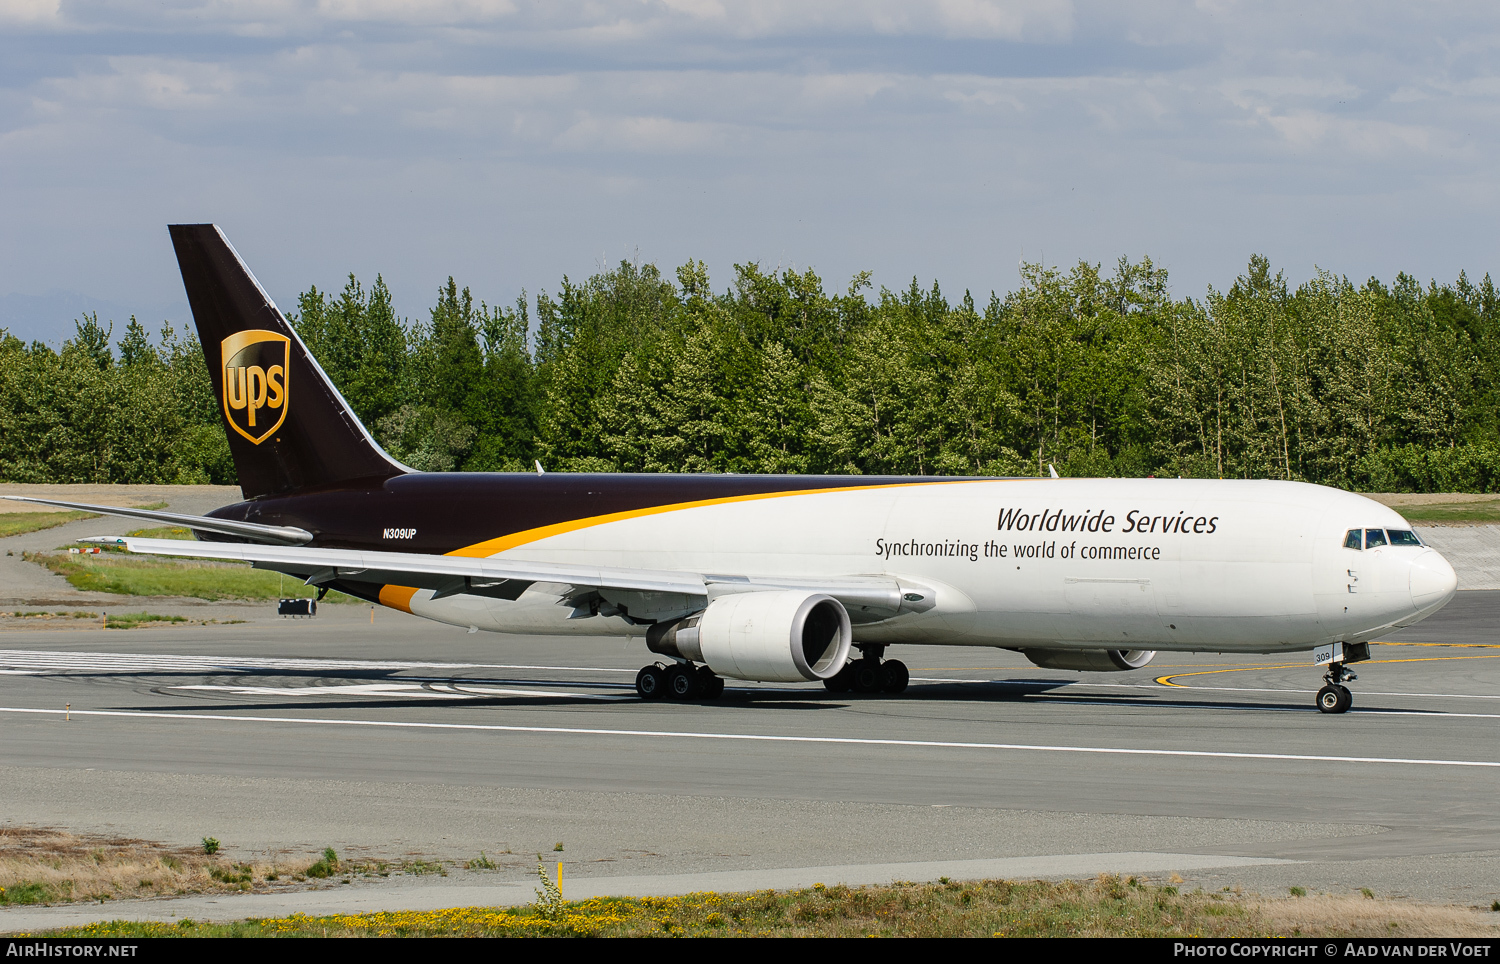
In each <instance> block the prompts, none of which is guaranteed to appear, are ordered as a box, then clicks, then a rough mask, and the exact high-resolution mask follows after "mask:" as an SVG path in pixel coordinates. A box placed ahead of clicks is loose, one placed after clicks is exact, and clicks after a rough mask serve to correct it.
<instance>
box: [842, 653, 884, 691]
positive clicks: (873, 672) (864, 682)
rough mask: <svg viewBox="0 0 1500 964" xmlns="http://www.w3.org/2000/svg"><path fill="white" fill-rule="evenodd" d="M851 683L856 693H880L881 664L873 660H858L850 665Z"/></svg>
mask: <svg viewBox="0 0 1500 964" xmlns="http://www.w3.org/2000/svg"><path fill="white" fill-rule="evenodd" d="M849 665H850V667H851V668H850V670H849V682H850V683H851V684H852V685H851V687H850V688H851V689H853V690H854V692H856V693H878V692H880V680H881V675H880V664H879V663H878V662H876V661H875V660H873V659H857V660H855V661H854V662H852V663H850V664H849Z"/></svg>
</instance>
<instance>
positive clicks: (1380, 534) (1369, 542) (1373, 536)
mask: <svg viewBox="0 0 1500 964" xmlns="http://www.w3.org/2000/svg"><path fill="white" fill-rule="evenodd" d="M1383 545H1385V530H1384V529H1366V530H1365V548H1366V549H1374V548H1375V547H1376V546H1383Z"/></svg>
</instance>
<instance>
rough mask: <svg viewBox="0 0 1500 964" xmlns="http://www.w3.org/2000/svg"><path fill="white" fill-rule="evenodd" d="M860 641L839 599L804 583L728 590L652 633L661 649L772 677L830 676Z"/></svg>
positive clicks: (720, 669) (723, 670)
mask: <svg viewBox="0 0 1500 964" xmlns="http://www.w3.org/2000/svg"><path fill="white" fill-rule="evenodd" d="M853 641H854V634H853V632H852V631H851V630H850V628H849V613H848V612H846V611H845V610H844V607H843V605H842V604H841V603H839V601H838V600H837V599H834V598H833V597H832V596H825V595H823V594H822V593H816V592H806V591H804V590H800V589H789V590H778V591H775V592H743V593H735V594H733V595H728V596H720V597H719V598H717V599H715V600H714V601H713V602H711V603H709V604H708V608H707V609H705V610H703V612H701V613H698V614H697V615H695V616H688V617H687V618H686V619H679V620H677V621H676V622H672V623H657V624H656V625H654V626H652V627H651V628H650V629H649V630H648V631H647V633H646V645H647V646H648V647H649V648H650V649H651V651H652V652H653V653H661V654H662V655H664V656H672V657H676V658H679V659H689V660H694V661H696V662H700V663H706V664H708V668H709V669H711V670H713V671H714V672H715V673H718V674H719V675H720V676H728V677H730V678H732V679H745V680H758V681H760V682H765V683H800V682H803V681H804V680H822V679H828V678H829V677H830V676H833V675H834V674H835V673H837V672H838V671H839V670H841V669H843V668H844V663H845V662H847V661H848V659H849V646H850V644H851V643H853Z"/></svg>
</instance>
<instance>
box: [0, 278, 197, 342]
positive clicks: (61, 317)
mask: <svg viewBox="0 0 1500 964" xmlns="http://www.w3.org/2000/svg"><path fill="white" fill-rule="evenodd" d="M90 312H97V313H98V315H99V323H100V324H101V325H107V324H108V323H109V322H111V321H113V322H114V323H115V329H114V337H115V339H116V340H118V339H119V337H120V336H121V335H122V334H124V333H125V324H126V322H128V321H129V320H130V316H131V315H135V317H136V319H137V320H138V321H140V323H141V324H143V325H145V326H146V330H147V331H148V332H150V333H151V336H152V340H153V341H154V340H155V338H156V333H157V332H158V331H159V330H161V323H162V321H163V320H168V319H169V320H171V321H172V323H173V325H175V326H177V327H179V328H180V327H181V326H182V324H183V322H185V321H190V320H191V315H190V314H189V313H188V306H187V301H186V300H185V299H184V300H179V301H176V302H172V303H169V304H165V305H144V306H143V305H127V304H122V303H120V302H116V301H102V300H100V299H98V298H90V297H89V296H87V295H81V294H79V293H78V292H76V291H49V292H47V293H46V294H44V295H22V294H11V295H0V328H4V329H7V330H8V331H9V332H10V333H11V334H12V335H15V336H16V337H17V338H19V339H21V340H22V341H27V342H30V341H43V342H46V343H47V344H49V345H51V346H52V347H53V348H60V347H62V343H63V342H64V341H66V340H67V339H69V338H71V337H73V322H74V321H76V320H78V319H80V318H82V317H83V316H84V315H86V314H88V313H90Z"/></svg>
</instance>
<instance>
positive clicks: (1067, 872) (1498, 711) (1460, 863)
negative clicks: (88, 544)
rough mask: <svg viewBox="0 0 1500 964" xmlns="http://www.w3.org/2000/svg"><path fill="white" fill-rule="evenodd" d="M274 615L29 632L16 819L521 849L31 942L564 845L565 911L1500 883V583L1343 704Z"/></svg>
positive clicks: (1470, 595)
mask: <svg viewBox="0 0 1500 964" xmlns="http://www.w3.org/2000/svg"><path fill="white" fill-rule="evenodd" d="M245 614H246V615H247V616H249V617H250V618H249V620H248V621H247V622H245V623H242V624H237V625H213V626H193V627H187V628H169V629H154V630H153V629H138V630H130V631H119V630H114V631H110V630H103V629H99V628H95V627H94V626H92V625H90V627H89V628H86V629H79V628H65V629H50V630H28V629H23V628H18V627H19V624H18V623H11V624H8V625H6V626H0V733H3V739H0V805H3V812H4V814H5V820H6V821H7V822H8V823H11V824H32V825H45V826H58V827H64V828H67V829H71V830H75V831H100V832H109V833H118V834H127V835H130V836H136V837H146V838H152V839H158V840H163V841H166V842H172V843H189V844H190V843H194V842H196V841H197V840H198V839H199V838H201V837H204V836H213V837H217V838H218V839H220V840H221V841H223V843H224V846H225V849H226V852H230V853H232V854H246V855H248V854H252V853H267V852H269V853H271V854H301V853H306V854H308V855H311V854H313V853H316V852H317V851H319V850H321V849H322V848H323V847H325V846H334V847H336V848H337V849H339V850H340V851H341V852H343V853H346V854H350V855H364V854H368V855H373V856H385V857H400V856H403V855H420V856H422V857H425V858H428V859H434V858H435V859H439V860H445V861H450V862H458V861H463V860H466V859H468V858H471V857H474V856H477V855H478V854H479V853H480V852H481V851H483V852H485V853H486V854H488V855H492V856H498V861H497V862H498V863H499V869H498V870H495V871H487V872H484V873H467V872H462V871H460V870H458V869H457V867H456V866H455V867H454V868H453V872H452V873H450V875H449V876H448V877H446V878H432V879H425V878H424V879H422V880H410V879H407V880H405V881H404V882H401V883H398V884H390V883H386V884H384V885H378V886H377V885H372V886H369V887H366V886H361V885H354V886H346V887H343V888H342V889H339V890H336V891H325V892H321V893H322V896H319V894H312V895H302V896H299V897H295V898H277V899H278V900H282V903H281V904H276V903H275V902H274V901H272V902H271V903H266V901H267V900H269V898H265V899H262V898H259V897H235V898H222V899H214V900H208V901H207V903H208V904H209V905H212V907H211V908H210V909H209V910H204V909H203V907H201V906H200V907H198V909H197V910H184V909H183V907H185V906H186V905H183V906H178V907H174V908H171V909H168V908H166V906H165V903H167V902H142V904H140V905H126V904H116V905H113V906H112V907H110V908H108V909H106V910H104V911H101V910H99V909H90V910H87V911H83V909H81V908H73V909H68V908H53V909H46V910H45V911H42V912H40V913H41V917H38V916H37V914H38V913H39V912H36V911H30V912H26V911H25V910H24V909H22V908H6V909H0V931H5V930H17V929H22V928H29V927H34V926H44V925H40V924H38V923H36V921H38V920H57V921H62V920H63V919H64V918H63V917H62V916H60V915H64V914H66V913H77V912H80V911H82V912H84V913H85V914H87V915H92V916H95V917H97V916H99V915H100V914H101V913H102V914H103V915H104V916H121V914H122V913H124V912H126V911H128V910H129V907H130V906H135V907H137V908H138V913H139V914H140V915H142V916H153V915H154V916H170V915H172V914H180V913H185V914H187V915H189V916H199V917H202V916H248V915H251V914H261V913H268V912H274V911H275V910H277V909H278V908H280V909H284V908H285V907H293V908H294V909H306V910H308V911H309V912H312V911H315V910H317V909H319V908H320V907H327V908H335V909H351V908H354V907H370V908H374V907H389V906H405V907H424V906H452V905H454V904H465V903H495V902H511V901H521V900H526V899H529V898H530V897H531V895H532V894H531V883H532V881H531V880H530V879H529V875H530V873H531V872H532V871H534V869H535V866H536V859H535V855H536V854H538V853H541V854H543V855H545V856H546V858H547V860H548V862H549V864H550V863H551V862H552V861H554V860H557V859H561V860H562V861H563V862H564V872H565V877H566V880H567V881H568V886H569V891H570V892H569V896H583V895H584V894H586V893H595V892H597V893H650V892H661V893H668V892H682V891H687V890H699V889H744V888H755V887H768V886H797V885H805V884H807V883H811V882H813V881H824V882H829V883H833V882H836V881H837V880H843V881H845V882H849V883H861V882H876V881H879V880H890V879H924V878H928V879H930V878H933V877H937V876H944V875H946V876H952V877H967V876H1022V877H1037V876H1091V875H1093V874H1096V873H1100V872H1119V873H1144V874H1148V875H1151V876H1155V877H1159V878H1166V877H1167V876H1168V875H1171V874H1175V875H1177V876H1180V877H1181V878H1183V879H1184V880H1185V881H1186V886H1202V887H1204V888H1208V889H1219V888H1221V887H1225V886H1240V887H1243V888H1246V889H1250V890H1256V891H1259V892H1262V893H1267V894H1271V893H1285V892H1286V888H1287V887H1289V886H1293V885H1298V886H1303V887H1307V888H1310V889H1317V890H1326V891H1340V892H1348V891H1354V890H1357V889H1359V888H1361V887H1369V888H1371V889H1373V890H1374V891H1376V892H1377V893H1379V894H1381V895H1383V896H1385V895H1391V896H1395V895H1404V896H1409V897H1413V898H1417V899H1423V900H1435V901H1445V902H1458V903H1464V904H1477V905H1482V906H1486V907H1487V906H1488V905H1489V903H1490V902H1491V901H1492V900H1494V899H1496V898H1500V817H1497V814H1496V789H1497V786H1500V744H1497V740H1496V738H1495V737H1496V735H1497V733H1500V662H1497V661H1500V633H1497V632H1496V631H1495V626H1496V617H1497V616H1500V592H1465V593H1460V594H1459V595H1458V596H1457V597H1456V598H1455V600H1454V601H1453V603H1451V604H1450V605H1449V607H1448V608H1447V609H1445V610H1444V611H1443V612H1442V613H1440V614H1438V615H1437V616H1435V617H1433V618H1432V619H1429V620H1428V621H1427V622H1425V623H1423V624H1421V625H1420V626H1418V627H1415V628H1414V629H1413V630H1410V631H1408V632H1406V633H1404V634H1402V635H1401V636H1400V637H1393V638H1392V641H1391V642H1388V643H1382V644H1380V645H1377V646H1376V647H1375V648H1374V659H1373V660H1372V661H1370V662H1368V663H1363V664H1360V665H1359V666H1358V667H1356V669H1357V671H1358V673H1359V677H1360V678H1359V681H1358V682H1356V683H1354V684H1352V685H1351V689H1352V690H1353V691H1354V694H1355V704H1354V709H1353V710H1352V711H1351V712H1350V713H1348V714H1346V715H1343V716H1328V715H1324V714H1320V713H1318V712H1317V711H1316V709H1315V708H1314V706H1313V702H1312V694H1313V691H1314V690H1315V689H1316V688H1317V686H1318V685H1319V679H1318V677H1319V675H1320V673H1319V672H1318V670H1317V669H1316V668H1315V667H1313V666H1312V665H1311V660H1310V658H1309V657H1308V656H1307V655H1306V654H1295V655H1293V656H1290V657H1264V656H1256V657H1248V658H1241V657H1226V656H1207V655H1205V656H1196V655H1183V654H1162V655H1160V656H1158V657H1157V659H1156V661H1155V662H1153V663H1152V664H1151V665H1150V666H1149V667H1147V668H1146V669H1145V670H1142V671H1139V672H1131V673H1119V674H1109V675H1104V674H1087V675H1081V674H1076V673H1067V672H1053V671H1047V670H1041V669H1038V668H1037V667H1034V666H1032V665H1031V664H1030V663H1028V662H1026V661H1025V659H1024V658H1022V657H1020V656H1018V655H1016V654H1012V653H1007V652H1003V651H995V650H987V649H965V648H960V647H940V648H917V647H911V648H906V649H904V650H901V649H893V650H892V651H891V653H890V654H889V655H893V656H897V657H900V658H902V659H904V660H905V661H906V662H907V663H908V665H909V666H910V667H911V669H912V676H913V680H912V684H911V687H910V689H909V690H908V691H907V692H906V693H905V694H902V695H901V696H899V697H889V696H884V697H853V696H849V695H838V696H836V695H833V694H830V693H827V692H825V691H824V690H823V689H822V688H821V687H816V686H811V685H808V686H778V685H760V684H735V683H733V682H731V684H730V687H729V689H728V690H727V692H726V694H725V696H724V697H723V698H722V699H720V700H717V701H715V702H712V703H701V704H700V703H692V704H683V703H643V702H641V701H640V700H638V699H637V698H636V696H635V694H634V691H633V687H632V681H633V678H634V674H635V671H636V669H637V668H639V667H640V666H641V665H642V664H643V663H645V662H647V656H648V653H647V652H646V650H645V648H644V646H643V644H642V642H641V641H640V640H635V641H633V642H632V643H630V644H628V645H624V646H622V645H621V644H620V642H619V641H617V640H616V641H609V640H571V641H560V640H558V639H555V638H552V639H549V638H531V637H501V636H494V635H489V634H470V633H466V632H464V631H463V630H461V629H455V628H450V627H445V626H440V625H437V624H433V623H429V622H426V621H423V620H419V619H416V618H413V617H408V616H405V615H402V614H398V613H393V612H390V611H386V610H380V611H379V612H377V613H376V614H375V616H374V622H373V624H372V623H371V621H370V613H369V609H368V607H361V606H337V607H334V606H330V607H325V609H324V611H323V614H321V615H319V616H318V617H317V618H315V619H311V620H277V619H275V618H273V617H270V616H268V615H267V613H266V610H265V608H264V607H261V608H257V609H254V610H245ZM28 625H34V624H28ZM63 625H66V624H63ZM559 842H561V843H563V845H564V850H563V851H562V852H561V853H558V852H555V851H554V849H553V848H554V846H555V844H557V843H559ZM382 888H383V889H382ZM205 900H207V899H200V904H202V903H203V902H204V901H205ZM256 900H261V903H264V904H266V906H264V907H263V906H261V904H257V903H255V901H256ZM287 901H291V903H287ZM318 901H322V902H323V903H322V904H319V903H318ZM140 908H144V909H140ZM23 912H24V913H26V914H29V915H30V916H24V917H23V916H22V914H23ZM130 912H131V913H136V912H137V911H130ZM47 914H52V916H51V917H47V916H46V915H47ZM45 926H51V925H45Z"/></svg>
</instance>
